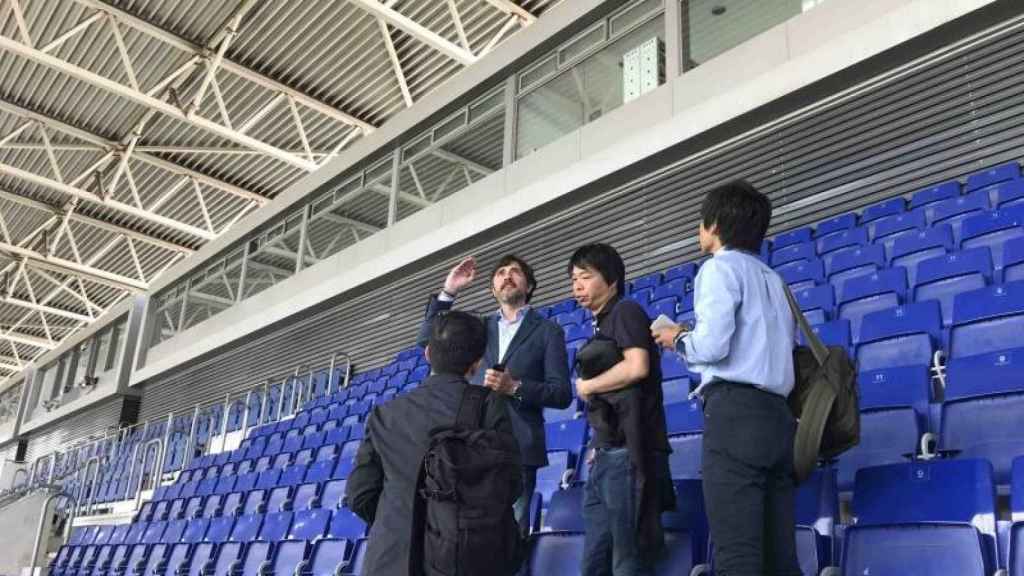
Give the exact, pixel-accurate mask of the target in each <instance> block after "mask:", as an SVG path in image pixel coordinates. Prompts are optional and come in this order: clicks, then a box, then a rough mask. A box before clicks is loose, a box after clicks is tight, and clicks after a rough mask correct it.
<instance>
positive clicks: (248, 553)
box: [215, 542, 305, 576]
mask: <svg viewBox="0 0 1024 576" xmlns="http://www.w3.org/2000/svg"><path fill="white" fill-rule="evenodd" d="M303 544H305V542H303ZM270 550H271V544H270V542H252V543H250V544H249V545H248V546H246V547H245V552H244V553H243V554H244V556H243V557H242V569H241V575H240V576H260V574H262V573H263V571H262V570H260V567H261V566H263V563H264V562H266V561H268V560H269V559H270ZM292 573H294V570H293V571H292V572H285V573H283V574H292ZM215 576H220V575H219V574H218V575H215Z"/></svg>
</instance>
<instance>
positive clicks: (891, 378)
mask: <svg viewBox="0 0 1024 576" xmlns="http://www.w3.org/2000/svg"><path fill="white" fill-rule="evenodd" d="M857 387H858V389H859V392H860V409H861V410H875V409H879V408H902V407H907V406H909V407H912V408H913V409H914V411H915V412H916V413H917V416H918V421H919V422H920V424H922V425H923V424H926V423H927V422H928V419H929V416H930V410H929V407H928V405H929V403H930V401H931V390H932V384H931V375H930V373H929V368H928V365H921V366H900V367H896V368H882V369H879V370H863V369H861V370H860V371H859V372H858V373H857ZM924 428H925V427H924V426H922V429H924Z"/></svg>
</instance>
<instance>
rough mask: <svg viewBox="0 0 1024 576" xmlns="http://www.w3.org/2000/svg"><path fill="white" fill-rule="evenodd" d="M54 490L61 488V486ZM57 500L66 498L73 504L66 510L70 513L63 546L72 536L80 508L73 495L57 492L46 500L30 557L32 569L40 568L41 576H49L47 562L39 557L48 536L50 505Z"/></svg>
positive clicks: (66, 521) (62, 541)
mask: <svg viewBox="0 0 1024 576" xmlns="http://www.w3.org/2000/svg"><path fill="white" fill-rule="evenodd" d="M53 488H59V486H58V487H53ZM57 498H64V499H66V500H70V501H71V502H72V505H71V506H68V507H66V510H68V511H69V512H68V517H67V519H66V520H65V521H64V534H63V536H62V538H61V544H66V543H67V541H68V537H69V536H70V535H71V524H72V523H73V522H74V520H75V509H76V508H78V500H76V499H75V497H74V496H72V495H71V494H66V493H64V492H61V491H56V492H54V493H53V494H50V495H49V496H47V497H46V500H44V501H43V509H42V511H41V512H40V514H39V526H38V528H36V539H35V543H34V544H33V545H32V556H31V557H30V558H31V561H32V567H33V568H34V567H37V566H38V567H39V568H40V571H39V576H47V568H48V567H47V566H46V563H45V562H42V559H41V558H40V557H39V552H40V551H41V550H42V548H43V537H44V535H45V534H46V525H47V521H48V520H49V519H50V515H49V514H48V513H47V509H49V507H50V504H51V503H52V502H53V501H54V500H56V499H57Z"/></svg>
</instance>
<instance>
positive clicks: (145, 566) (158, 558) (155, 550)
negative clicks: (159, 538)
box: [126, 544, 171, 576]
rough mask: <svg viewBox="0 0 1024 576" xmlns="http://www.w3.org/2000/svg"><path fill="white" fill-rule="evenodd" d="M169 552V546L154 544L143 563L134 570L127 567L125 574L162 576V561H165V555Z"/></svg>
mask: <svg viewBox="0 0 1024 576" xmlns="http://www.w3.org/2000/svg"><path fill="white" fill-rule="evenodd" d="M170 551H171V546H170V545H169V544H155V545H153V546H152V547H151V548H150V549H149V551H148V557H147V558H146V560H145V562H143V563H140V564H137V565H136V566H135V567H134V569H133V567H132V566H129V567H128V569H127V570H126V574H134V575H135V576H163V573H164V572H163V570H162V569H159V568H162V567H163V566H162V565H163V563H164V561H165V560H166V559H167V554H169V553H170Z"/></svg>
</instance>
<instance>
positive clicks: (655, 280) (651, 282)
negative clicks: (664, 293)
mask: <svg viewBox="0 0 1024 576" xmlns="http://www.w3.org/2000/svg"><path fill="white" fill-rule="evenodd" d="M631 284H632V287H633V289H634V290H643V289H645V288H655V287H657V286H660V285H661V272H653V273H651V274H647V275H645V276H641V277H639V278H637V279H635V280H633V282H632V283H631Z"/></svg>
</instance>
